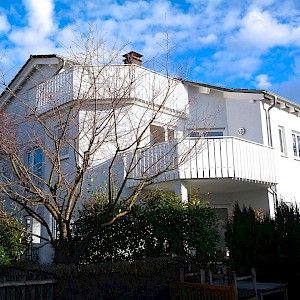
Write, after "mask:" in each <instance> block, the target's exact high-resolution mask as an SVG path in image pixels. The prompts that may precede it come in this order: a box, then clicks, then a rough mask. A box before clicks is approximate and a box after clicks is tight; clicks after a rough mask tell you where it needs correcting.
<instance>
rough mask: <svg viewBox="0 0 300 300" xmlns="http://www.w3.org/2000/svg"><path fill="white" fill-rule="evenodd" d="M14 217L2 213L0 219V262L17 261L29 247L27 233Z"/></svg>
mask: <svg viewBox="0 0 300 300" xmlns="http://www.w3.org/2000/svg"><path fill="white" fill-rule="evenodd" d="M22 229H24V228H23V226H22V224H20V222H19V221H18V220H17V219H15V218H11V217H10V218H8V217H5V216H4V215H3V217H2V218H1V219H0V264H10V263H12V262H14V261H18V260H19V259H20V256H21V255H23V254H24V253H25V252H26V251H27V250H28V248H29V242H28V235H27V234H26V233H25V232H22Z"/></svg>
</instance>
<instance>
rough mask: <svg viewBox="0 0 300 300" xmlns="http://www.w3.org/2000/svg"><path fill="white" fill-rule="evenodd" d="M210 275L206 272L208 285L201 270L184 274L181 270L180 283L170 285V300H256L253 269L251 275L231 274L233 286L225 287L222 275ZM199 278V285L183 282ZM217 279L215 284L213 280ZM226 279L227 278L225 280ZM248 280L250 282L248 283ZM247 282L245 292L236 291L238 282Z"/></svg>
mask: <svg viewBox="0 0 300 300" xmlns="http://www.w3.org/2000/svg"><path fill="white" fill-rule="evenodd" d="M215 275H217V276H216V277H215V276H214V275H213V274H212V272H211V271H209V272H208V280H209V283H206V282H205V281H206V276H205V270H203V269H201V270H200V272H193V273H185V272H184V270H183V269H180V282H175V283H174V282H173V283H171V284H170V295H171V300H172V299H174V300H175V299H176V300H177V299H179V300H184V299H189V300H194V299H204V300H205V299H212V300H214V299H226V300H227V299H234V300H238V299H247V300H254V299H258V294H257V288H256V273H255V270H254V269H251V275H249V276H242V277H237V276H236V274H235V272H233V284H232V285H226V284H225V278H223V277H222V276H221V275H222V274H215ZM193 276H200V283H190V282H185V280H186V279H187V278H189V277H193ZM214 278H215V279H217V284H214V283H216V282H214V281H213V279H214ZM227 279H228V278H227ZM248 280H251V282H250V281H248ZM240 281H247V282H248V283H249V286H248V288H247V289H245V290H240V289H238V282H240Z"/></svg>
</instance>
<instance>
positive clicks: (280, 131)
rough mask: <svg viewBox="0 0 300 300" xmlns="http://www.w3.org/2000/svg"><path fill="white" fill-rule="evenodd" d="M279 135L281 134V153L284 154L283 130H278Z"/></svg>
mask: <svg viewBox="0 0 300 300" xmlns="http://www.w3.org/2000/svg"><path fill="white" fill-rule="evenodd" d="M278 133H279V143H280V152H281V153H284V148H283V132H282V129H281V128H278Z"/></svg>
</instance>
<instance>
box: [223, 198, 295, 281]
mask: <svg viewBox="0 0 300 300" xmlns="http://www.w3.org/2000/svg"><path fill="white" fill-rule="evenodd" d="M226 230H227V231H226V235H225V238H226V244H227V247H228V250H229V254H230V261H229V263H230V266H231V268H233V269H234V270H236V271H237V272H239V273H243V272H248V273H249V270H250V268H253V267H255V268H256V269H257V272H258V274H260V275H261V276H262V277H264V278H265V279H267V280H277V279H278V280H280V279H283V280H284V279H287V278H286V275H287V274H290V275H292V274H298V273H299V267H300V213H299V209H298V207H297V205H287V204H286V203H284V202H281V203H279V204H278V206H277V208H276V210H275V217H274V218H272V219H270V218H269V217H267V216H264V215H262V214H261V213H260V212H257V211H255V210H254V209H252V208H251V207H249V208H245V207H243V208H242V209H241V208H240V207H239V205H238V204H236V206H235V209H234V214H233V217H232V219H231V220H230V221H229V222H228V225H227V228H226Z"/></svg>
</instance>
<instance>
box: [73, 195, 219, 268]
mask: <svg viewBox="0 0 300 300" xmlns="http://www.w3.org/2000/svg"><path fill="white" fill-rule="evenodd" d="M100 198H101V197H100ZM100 198H98V199H97V201H95V199H94V203H93V204H92V205H86V206H85V209H84V210H83V211H82V212H81V217H82V218H81V220H82V221H81V223H80V226H78V228H77V232H76V234H77V235H78V236H79V237H80V235H81V234H85V232H86V231H87V230H89V228H92V226H95V224H96V223H97V219H98V218H101V219H102V218H103V216H102V215H103V211H104V210H105V209H104V207H105V205H104V206H103V202H104V203H105V198H104V201H101V199H100ZM92 202H93V201H92ZM103 209H104V210H103ZM119 210H122V208H119ZM216 222H217V219H216V216H215V214H214V212H213V210H212V209H211V207H210V206H209V205H208V203H207V202H201V201H199V200H193V201H190V202H189V203H188V204H183V203H182V201H181V199H180V198H176V197H174V195H173V194H167V193H160V192H155V193H150V194H148V195H147V197H145V198H144V199H142V200H141V202H140V203H138V204H136V205H134V206H133V207H132V209H131V211H130V213H129V214H127V215H126V216H125V217H122V218H120V219H118V220H117V221H116V222H114V223H113V224H112V225H111V226H109V227H105V228H103V230H102V231H101V232H100V234H99V235H97V236H96V237H95V239H94V240H93V242H92V243H91V245H90V246H89V247H88V249H87V251H86V252H85V254H84V257H83V258H82V261H83V262H89V263H96V262H104V261H107V262H108V261H118V260H135V259H140V258H152V257H161V256H171V255H196V257H197V258H198V260H200V261H202V262H205V261H208V260H210V259H211V258H212V255H213V254H214V253H215V243H216V241H217V239H218V233H217V229H216Z"/></svg>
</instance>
